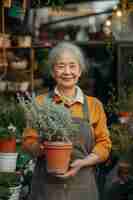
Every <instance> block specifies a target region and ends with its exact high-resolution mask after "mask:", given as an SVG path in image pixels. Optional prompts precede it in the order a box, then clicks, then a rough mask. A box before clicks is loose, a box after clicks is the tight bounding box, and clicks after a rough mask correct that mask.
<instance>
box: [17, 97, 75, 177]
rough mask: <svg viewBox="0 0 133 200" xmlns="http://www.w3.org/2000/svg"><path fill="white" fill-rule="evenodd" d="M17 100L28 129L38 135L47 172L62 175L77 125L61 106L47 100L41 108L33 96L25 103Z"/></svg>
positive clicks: (20, 98)
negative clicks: (28, 126)
mask: <svg viewBox="0 0 133 200" xmlns="http://www.w3.org/2000/svg"><path fill="white" fill-rule="evenodd" d="M18 98H19V102H20V104H21V105H22V107H23V109H24V111H25V113H26V116H27V118H28V120H29V121H30V125H31V128H33V129H35V130H36V131H37V132H38V133H39V139H40V141H41V142H42V144H43V146H44V154H45V156H46V160H47V170H48V172H50V173H59V174H61V173H65V172H66V171H67V169H68V167H69V162H70V157H71V153H72V143H73V140H75V139H76V135H77V132H78V131H79V125H78V124H76V123H74V122H73V120H72V117H71V113H70V111H69V110H68V109H67V108H66V107H64V105H63V104H62V105H58V104H55V103H54V102H52V101H51V100H50V99H48V98H47V97H46V101H45V102H43V103H42V104H39V103H37V101H36V99H35V97H34V96H32V97H30V96H28V100H24V98H23V97H20V96H19V97H18ZM64 156H66V157H64ZM53 164H54V166H53ZM60 165H61V166H60Z"/></svg>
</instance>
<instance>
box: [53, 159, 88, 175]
mask: <svg viewBox="0 0 133 200" xmlns="http://www.w3.org/2000/svg"><path fill="white" fill-rule="evenodd" d="M83 166H84V160H82V159H77V160H75V161H74V162H72V163H71V165H70V167H71V168H70V169H69V170H68V171H67V172H66V173H65V174H63V175H57V176H58V177H60V178H69V177H73V176H75V175H76V174H77V173H78V171H79V170H80V169H81V168H82V167H83Z"/></svg>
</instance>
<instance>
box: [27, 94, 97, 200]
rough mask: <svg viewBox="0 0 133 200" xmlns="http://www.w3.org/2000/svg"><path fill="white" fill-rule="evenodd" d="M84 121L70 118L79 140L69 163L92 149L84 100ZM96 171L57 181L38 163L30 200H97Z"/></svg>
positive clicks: (92, 136) (43, 164) (90, 169)
mask: <svg viewBox="0 0 133 200" xmlns="http://www.w3.org/2000/svg"><path fill="white" fill-rule="evenodd" d="M82 111H83V118H82V119H81V118H80V117H76V118H73V120H74V121H75V122H77V123H78V124H80V132H79V137H78V140H76V142H75V144H74V151H73V153H72V159H76V158H77V159H80V158H81V159H82V158H84V157H85V156H87V155H88V154H89V153H90V152H91V151H92V148H93V146H94V143H95V142H94V141H95V140H94V135H93V133H92V130H91V126H90V122H89V121H90V120H89V121H88V119H89V118H90V117H89V108H88V103H87V97H86V96H84V104H83V106H82ZM98 199H99V198H98V191H97V186H96V180H95V167H90V166H89V167H84V168H82V169H80V170H79V172H78V173H77V174H76V175H75V176H74V177H69V178H65V179H63V178H59V177H55V176H52V175H50V174H48V173H47V171H46V161H45V160H44V159H38V160H37V163H36V167H35V169H34V173H33V180H32V185H31V192H30V196H29V200H98Z"/></svg>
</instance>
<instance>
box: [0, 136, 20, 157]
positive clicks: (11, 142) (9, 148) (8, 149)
mask: <svg viewBox="0 0 133 200" xmlns="http://www.w3.org/2000/svg"><path fill="white" fill-rule="evenodd" d="M0 152H1V153H15V152H16V138H15V137H14V138H0Z"/></svg>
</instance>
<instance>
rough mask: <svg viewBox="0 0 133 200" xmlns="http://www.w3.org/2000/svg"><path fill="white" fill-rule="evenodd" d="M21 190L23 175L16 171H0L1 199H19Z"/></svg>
mask: <svg viewBox="0 0 133 200" xmlns="http://www.w3.org/2000/svg"><path fill="white" fill-rule="evenodd" d="M20 191H21V175H20V174H17V173H16V172H12V173H9V172H1V173H0V199H3V200H18V199H19V196H20Z"/></svg>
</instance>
